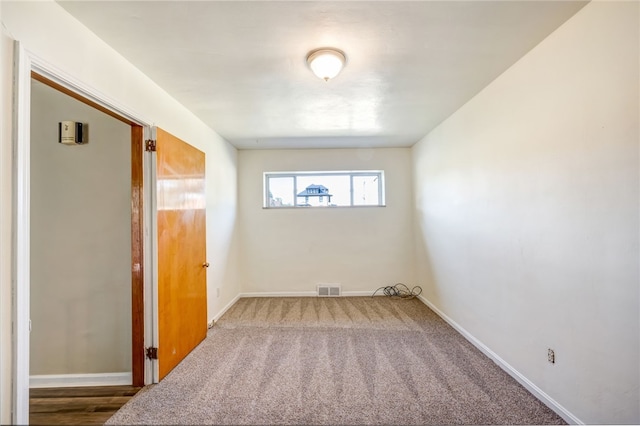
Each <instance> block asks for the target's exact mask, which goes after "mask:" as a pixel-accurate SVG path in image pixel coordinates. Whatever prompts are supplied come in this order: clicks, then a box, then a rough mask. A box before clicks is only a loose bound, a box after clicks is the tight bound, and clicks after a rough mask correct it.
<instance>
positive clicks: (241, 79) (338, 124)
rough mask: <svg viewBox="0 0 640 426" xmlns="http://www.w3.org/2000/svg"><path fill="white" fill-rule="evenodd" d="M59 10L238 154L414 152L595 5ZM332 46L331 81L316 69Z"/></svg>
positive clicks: (322, 4)
mask: <svg viewBox="0 0 640 426" xmlns="http://www.w3.org/2000/svg"><path fill="white" fill-rule="evenodd" d="M58 3H60V4H61V5H62V7H64V8H65V9H66V10H67V11H68V12H69V13H71V14H72V15H73V16H75V17H76V18H77V19H78V20H79V21H81V22H82V23H84V24H85V25H86V26H87V27H88V28H89V29H90V30H92V31H93V32H95V33H96V34H97V35H98V36H99V37H101V38H102V39H103V40H104V41H105V42H107V43H108V44H109V45H111V46H112V47H113V48H114V49H115V50H117V51H118V52H120V53H121V54H122V55H123V56H124V57H126V58H127V59H128V60H129V61H130V62H131V63H133V64H134V65H135V66H136V67H138V68H139V69H140V70H142V71H143V72H144V73H145V74H147V75H148V76H149V77H150V78H151V79H153V80H154V81H155V82H156V83H157V84H159V85H160V86H161V87H163V88H164V89H165V90H166V91H167V92H169V93H170V94H171V95H172V96H173V97H175V98H176V99H177V100H178V101H180V102H181V103H182V104H184V105H185V106H186V107H187V108H188V109H190V110H191V111H192V112H193V113H194V114H196V115H197V116H198V117H200V118H201V119H202V120H203V121H204V122H205V123H207V124H208V125H209V126H211V127H212V128H213V129H215V130H216V131H217V132H218V133H219V134H220V135H222V136H223V137H224V138H226V139H227V140H228V141H229V142H231V143H232V144H233V145H235V146H236V147H238V148H240V149H252V148H253V149H255V148H258V149H264V148H336V147H345V148H346V147H394V146H399V147H406V146H411V145H413V144H414V143H415V142H417V141H418V140H419V139H420V138H421V137H422V136H424V135H425V134H427V133H428V132H429V131H430V130H431V129H433V128H434V127H435V126H436V125H437V124H439V123H440V122H441V121H442V120H444V119H445V118H447V117H448V116H449V115H451V114H452V113H453V112H455V111H456V110H457V109H458V108H460V107H461V106H462V105H463V104H464V103H465V102H467V101H468V100H469V99H470V98H472V97H473V96H474V95H475V94H476V93H478V92H479V91H480V90H481V89H482V88H484V87H485V86H486V85H487V84H488V83H490V82H491V81H492V80H493V79H495V78H496V77H497V76H498V75H500V74H501V73H502V72H503V71H505V70H506V69H507V68H508V67H509V66H510V65H512V64H513V63H514V62H516V61H517V60H518V59H519V58H521V57H522V56H523V55H524V54H526V53H527V52H528V51H529V50H531V49H532V48H533V47H534V46H535V45H536V44H538V43H539V42H540V41H542V39H544V38H545V37H546V36H547V35H549V34H550V33H551V32H553V31H554V30H555V29H556V28H557V27H558V26H560V25H561V24H562V23H563V22H565V21H566V20H567V19H568V18H570V17H571V16H572V15H573V14H575V13H576V12H577V11H578V10H579V9H580V8H581V7H583V6H584V5H585V4H586V2H584V1H580V2H576V1H541V0H535V1H264V0H263V1H253V2H249V1H194V2H188V1H58ZM326 46H330V47H336V48H339V49H341V50H343V51H344V52H345V53H346V55H347V65H346V67H345V69H344V70H343V71H342V73H341V74H340V75H338V76H337V77H336V78H335V79H333V80H330V81H329V82H324V81H322V80H320V79H318V78H317V77H315V76H314V75H313V74H312V73H311V71H310V70H309V69H308V67H307V65H306V62H305V59H306V56H307V53H308V52H309V51H311V50H313V49H315V48H318V47H326Z"/></svg>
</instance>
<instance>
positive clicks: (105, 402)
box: [29, 386, 141, 425]
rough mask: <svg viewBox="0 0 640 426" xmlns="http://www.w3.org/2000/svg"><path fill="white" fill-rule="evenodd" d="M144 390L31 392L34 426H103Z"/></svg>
mask: <svg viewBox="0 0 640 426" xmlns="http://www.w3.org/2000/svg"><path fill="white" fill-rule="evenodd" d="M140 389H141V388H139V387H133V386H100V387H77V388H37V389H30V390H29V423H30V424H32V425H102V424H104V422H106V421H107V420H108V419H109V417H111V416H112V415H113V414H114V413H115V412H116V411H118V410H119V409H120V407H122V406H123V405H124V404H125V403H126V402H127V401H129V399H131V397H132V396H133V395H135V394H136V393H137V392H138V391H139V390H140Z"/></svg>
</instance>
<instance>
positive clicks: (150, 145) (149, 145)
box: [144, 139, 156, 152]
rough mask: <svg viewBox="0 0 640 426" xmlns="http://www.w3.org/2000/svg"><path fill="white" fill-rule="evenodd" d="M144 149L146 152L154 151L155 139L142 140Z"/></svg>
mask: <svg viewBox="0 0 640 426" xmlns="http://www.w3.org/2000/svg"><path fill="white" fill-rule="evenodd" d="M144 150H145V151H148V152H155V151H156V141H154V140H153V139H147V140H146V141H144Z"/></svg>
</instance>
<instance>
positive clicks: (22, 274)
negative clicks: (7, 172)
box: [12, 41, 155, 424]
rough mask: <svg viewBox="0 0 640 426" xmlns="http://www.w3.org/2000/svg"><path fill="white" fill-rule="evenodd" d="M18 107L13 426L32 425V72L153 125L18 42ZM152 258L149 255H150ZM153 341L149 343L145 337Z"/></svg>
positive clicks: (148, 276) (148, 263)
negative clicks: (30, 398)
mask: <svg viewBox="0 0 640 426" xmlns="http://www.w3.org/2000/svg"><path fill="white" fill-rule="evenodd" d="M14 55H15V56H14V106H13V108H14V109H13V164H14V166H13V173H14V182H13V191H14V192H13V202H14V206H13V224H12V228H13V229H14V234H13V235H14V236H13V243H12V245H13V247H12V249H13V250H12V251H13V253H14V260H13V265H12V268H13V273H12V290H13V295H14V296H13V297H14V300H13V323H14V335H13V342H12V343H13V344H12V346H13V371H12V394H13V395H12V422H13V423H14V424H28V423H29V350H30V349H29V330H30V324H29V321H30V312H29V306H30V284H31V281H30V275H29V270H30V229H29V227H30V223H29V222H30V219H29V218H30V201H29V200H30V196H31V193H30V173H31V164H30V143H31V142H30V122H31V72H32V71H34V72H36V73H38V74H40V75H42V76H44V77H46V78H47V79H49V80H51V81H53V82H55V83H57V84H60V85H61V86H62V87H64V88H66V89H69V90H71V91H73V92H75V93H77V94H79V95H81V96H83V97H84V98H86V99H88V100H90V101H92V102H95V103H96V104H98V105H100V106H101V107H104V108H106V109H108V110H111V111H113V112H115V113H116V114H118V115H120V116H122V117H123V118H126V119H128V120H129V121H131V122H133V123H136V124H138V125H140V126H143V128H144V132H145V135H146V134H149V132H150V130H149V129H150V127H151V126H152V122H151V121H150V120H147V119H145V118H144V117H143V116H142V115H141V114H138V113H137V112H135V111H132V110H131V109H129V108H127V107H125V106H123V105H121V104H119V103H118V102H116V101H114V100H113V99H110V98H109V97H108V96H106V95H105V94H103V93H101V92H100V91H98V90H96V89H95V88H92V87H90V86H88V85H86V84H84V83H82V82H80V81H78V80H76V79H75V78H73V77H72V76H70V75H69V74H67V73H65V72H64V71H62V70H59V69H57V68H56V67H55V66H53V65H51V64H49V63H47V62H45V61H44V60H42V59H41V58H39V57H38V56H36V55H34V54H32V53H31V52H29V51H27V50H26V49H25V48H24V47H23V46H22V45H21V44H20V42H18V41H16V42H15V45H14ZM144 167H145V170H144V179H145V182H153V180H147V179H151V177H152V176H151V174H150V173H151V170H150V167H149V160H148V158H146V157H145V161H144ZM152 186H153V185H148V184H147V185H145V186H144V191H145V197H144V198H145V200H152V199H153V196H152V195H150V194H148V193H147V192H148V191H150V190H151V188H149V187H152ZM151 206H152V204H151V203H149V204H146V203H145V205H144V217H145V219H150V218H151V217H152V216H153V214H152V210H150V208H151ZM151 224H152V222H150V221H149V220H146V223H145V233H144V235H145V239H144V243H143V244H144V247H145V248H146V250H145V253H146V254H145V259H144V262H145V265H144V267H145V268H144V270H145V271H146V273H145V277H144V281H145V282H144V288H145V293H146V294H151V293H147V291H148V290H150V289H152V288H153V279H154V278H153V277H154V276H155V273H154V272H153V271H154V263H152V262H153V255H152V253H153V251H154V249H153V246H154V245H153V244H152V243H153V242H152V240H151V235H152V232H151V231H150V230H149V226H150V225H151ZM147 253H149V254H147ZM146 299H147V298H145V346H151V343H152V342H153V338H152V334H153V322H148V321H149V318H151V319H152V317H153V315H152V314H150V313H149V312H153V311H149V310H148V308H149V306H150V305H149V304H150V303H151V301H149V304H148V303H147V301H146ZM148 335H149V336H150V338H149V340H147V336H148ZM152 369H153V366H152V364H151V363H150V362H148V361H146V362H145V383H151V382H152V379H153V374H152Z"/></svg>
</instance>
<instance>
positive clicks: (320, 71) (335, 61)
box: [307, 48, 346, 81]
mask: <svg viewBox="0 0 640 426" xmlns="http://www.w3.org/2000/svg"><path fill="white" fill-rule="evenodd" d="M345 61H346V57H345V56H344V53H343V52H342V51H340V50H338V49H333V48H323V49H316V50H312V51H311V52H309V55H307V64H309V68H311V71H313V73H314V74H315V75H317V76H318V77H319V78H321V79H323V80H324V81H329V79H332V78H334V77H335V76H337V75H338V74H339V73H340V71H342V67H344V63H345Z"/></svg>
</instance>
